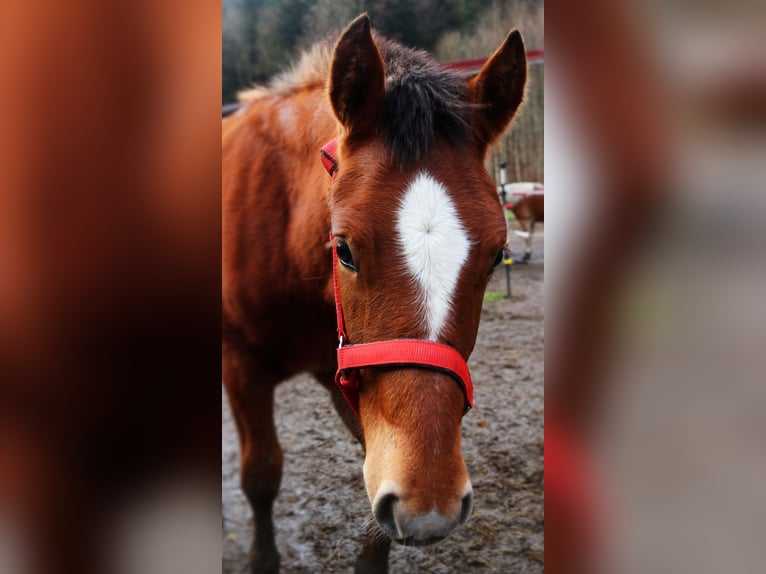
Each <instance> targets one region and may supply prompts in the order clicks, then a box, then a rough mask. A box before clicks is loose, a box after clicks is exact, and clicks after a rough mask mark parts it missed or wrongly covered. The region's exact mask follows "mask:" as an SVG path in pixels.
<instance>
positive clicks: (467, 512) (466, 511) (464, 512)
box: [458, 492, 473, 526]
mask: <svg viewBox="0 0 766 574" xmlns="http://www.w3.org/2000/svg"><path fill="white" fill-rule="evenodd" d="M472 509H473V493H472V492H469V493H468V494H466V495H465V496H464V497H463V500H462V502H461V503H460V519H459V521H458V524H460V526H462V525H463V524H465V523H466V521H467V520H468V517H469V516H471V510H472Z"/></svg>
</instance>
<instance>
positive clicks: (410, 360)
mask: <svg viewBox="0 0 766 574" xmlns="http://www.w3.org/2000/svg"><path fill="white" fill-rule="evenodd" d="M336 148H337V140H332V141H330V142H329V143H327V144H325V146H324V147H323V148H322V151H321V158H322V164H323V165H324V166H325V168H326V169H327V171H328V172H329V173H330V175H331V176H332V179H333V181H335V176H336V175H337V170H338V161H337V159H336V156H335V150H336ZM330 242H331V243H332V277H333V287H334V289H335V314H336V316H337V320H338V370H337V372H336V373H335V384H336V385H338V388H339V389H340V391H341V393H343V396H344V397H345V399H346V401H347V402H348V404H349V405H350V406H351V408H352V409H353V410H354V412H355V413H356V414H357V415H358V414H359V387H358V372H359V369H362V368H368V367H383V366H386V367H402V368H410V367H415V368H421V369H430V370H433V371H440V372H443V373H446V374H448V375H450V376H451V377H452V378H453V379H455V381H456V382H457V383H458V385H460V388H461V389H462V391H463V395H464V396H465V411H464V412H463V414H465V413H467V412H468V411H469V409H470V408H471V407H473V383H472V382H471V374H470V372H469V371H468V365H467V364H466V362H465V359H464V358H463V356H462V355H461V354H460V353H459V352H458V351H457V350H456V349H454V348H452V347H450V346H447V345H442V344H441V343H436V342H434V341H424V340H420V339H394V340H391V341H379V342H376V343H360V344H356V345H350V344H348V335H347V333H346V322H345V321H344V319H343V306H342V304H341V298H340V284H339V281H338V251H337V245H336V244H335V241H334V240H333V236H332V233H331V234H330Z"/></svg>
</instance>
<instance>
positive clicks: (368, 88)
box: [330, 14, 385, 134]
mask: <svg viewBox="0 0 766 574" xmlns="http://www.w3.org/2000/svg"><path fill="white" fill-rule="evenodd" d="M384 95H385V72H384V69H383V60H382V59H381V57H380V52H379V51H378V47H377V45H376V44H375V41H374V40H373V38H372V32H371V30H370V19H369V17H368V16H367V14H362V15H361V16H359V17H358V18H356V20H354V21H353V22H351V24H349V25H348V27H347V28H346V29H345V30H344V31H343V33H342V34H341V35H340V38H338V43H337V44H336V45H335V52H334V54H333V58H332V67H331V69H330V101H331V103H332V109H333V111H334V112H335V115H336V116H337V118H338V120H339V121H340V123H342V124H343V125H344V126H345V127H346V128H347V129H348V131H349V133H351V134H357V133H364V132H366V131H369V130H372V129H374V128H375V126H376V125H377V122H378V115H379V113H380V110H381V108H382V107H383V97H384Z"/></svg>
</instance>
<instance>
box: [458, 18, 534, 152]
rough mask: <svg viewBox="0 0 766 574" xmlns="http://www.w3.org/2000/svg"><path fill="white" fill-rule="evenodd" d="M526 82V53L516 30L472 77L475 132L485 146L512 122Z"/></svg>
mask: <svg viewBox="0 0 766 574" xmlns="http://www.w3.org/2000/svg"><path fill="white" fill-rule="evenodd" d="M526 83H527V55H526V52H525V50H524V40H522V39H521V34H519V31H518V30H514V31H513V32H511V33H510V34H508V36H507V37H506V38H505V42H503V45H502V46H500V47H499V48H498V49H497V50H496V51H495V53H494V54H492V56H490V57H489V58H488V59H487V61H486V62H485V64H484V66H483V67H482V69H481V71H480V72H479V73H478V75H477V76H476V77H474V78H473V79H472V80H471V82H470V84H469V90H470V93H471V97H472V99H473V102H474V103H475V104H478V105H477V113H476V115H475V119H474V126H473V129H474V133H475V135H476V137H477V138H478V140H479V141H480V142H481V143H482V144H485V145H487V146H490V145H492V144H493V143H494V142H495V140H497V138H499V137H500V136H501V135H502V134H503V132H504V131H505V130H506V128H507V127H508V125H509V124H510V123H511V120H512V119H513V116H514V115H515V114H516V110H518V108H519V105H520V104H521V101H522V100H523V99H524V89H525V86H526Z"/></svg>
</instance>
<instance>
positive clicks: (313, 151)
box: [273, 85, 338, 274]
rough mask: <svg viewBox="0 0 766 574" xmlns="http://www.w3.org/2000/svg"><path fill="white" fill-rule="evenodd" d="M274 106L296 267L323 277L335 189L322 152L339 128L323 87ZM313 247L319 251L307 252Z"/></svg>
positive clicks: (299, 92)
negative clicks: (331, 199)
mask: <svg viewBox="0 0 766 574" xmlns="http://www.w3.org/2000/svg"><path fill="white" fill-rule="evenodd" d="M273 106H274V108H275V109H274V110H273V112H274V115H275V117H276V118H277V122H276V123H277V126H278V127H277V129H278V131H279V133H278V134H276V135H277V137H276V138H275V141H276V142H278V143H277V145H278V146H279V147H280V148H281V149H280V150H277V151H278V153H277V154H275V156H276V157H280V158H282V161H283V162H284V164H283V166H282V169H283V173H284V174H285V177H286V178H287V182H286V186H285V187H286V189H285V190H283V192H285V193H287V194H288V195H289V198H288V200H289V201H288V205H289V209H290V210H291V217H290V220H291V223H290V225H291V227H292V228H293V229H294V230H297V232H296V233H290V234H288V235H291V236H292V237H293V238H294V240H295V241H296V242H297V243H298V244H297V245H293V246H291V252H292V253H296V254H299V255H298V257H297V258H296V264H298V265H300V266H301V267H302V274H305V273H307V272H311V273H319V272H320V269H321V267H319V266H320V265H324V264H325V263H326V261H325V260H324V258H323V259H321V260H318V255H317V254H318V252H319V251H321V250H320V249H319V246H320V245H321V247H322V250H323V249H324V246H325V244H326V241H327V235H328V233H329V231H330V210H329V189H330V183H331V179H330V175H329V174H328V173H327V172H326V171H325V169H324V167H323V166H322V163H321V161H320V156H319V152H320V150H321V148H322V146H323V145H324V144H326V143H327V142H328V141H330V140H331V139H332V138H334V137H337V131H338V127H337V122H336V120H335V117H334V115H333V113H332V110H331V108H330V104H329V100H328V98H327V95H326V92H325V89H324V85H321V86H320V85H316V86H312V87H307V88H301V89H295V90H294V91H293V92H291V93H290V94H288V95H287V96H286V97H285V98H284V99H281V100H279V101H275V102H274V104H273ZM310 246H315V249H310V248H309V249H307V247H310ZM319 256H321V253H320V254H319ZM300 259H303V260H302V261H300ZM310 269H311V270H312V271H308V270H310Z"/></svg>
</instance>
